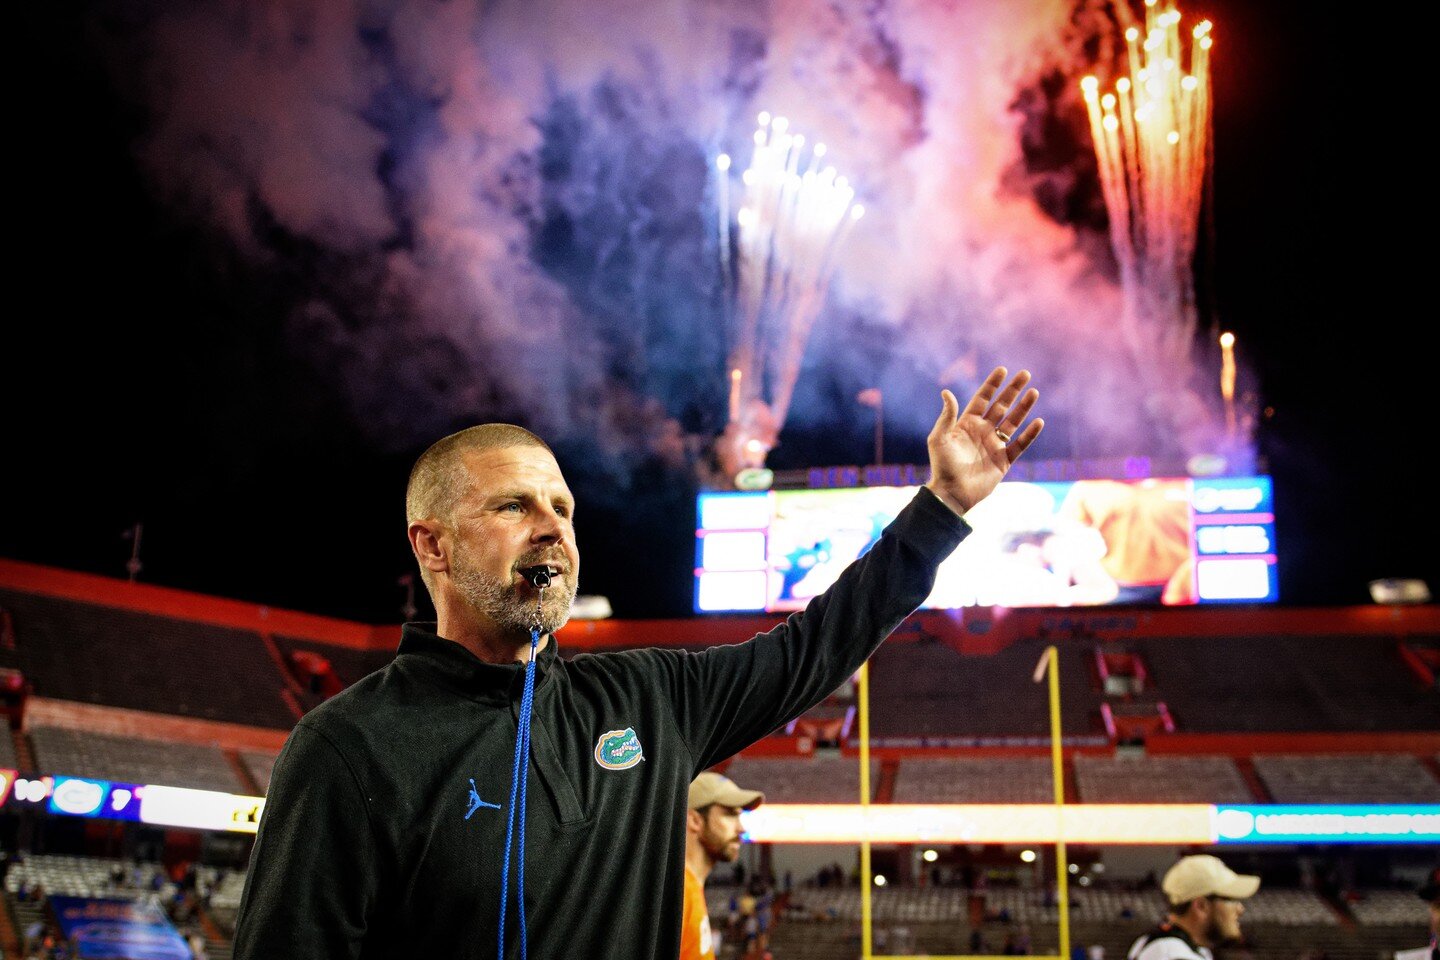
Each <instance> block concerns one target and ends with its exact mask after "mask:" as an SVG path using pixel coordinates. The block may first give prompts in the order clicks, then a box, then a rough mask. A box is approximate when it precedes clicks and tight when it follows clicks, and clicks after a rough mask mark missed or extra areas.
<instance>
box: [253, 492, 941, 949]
mask: <svg viewBox="0 0 1440 960" xmlns="http://www.w3.org/2000/svg"><path fill="white" fill-rule="evenodd" d="M968 532H969V527H968V525H966V523H965V522H964V521H963V520H961V519H960V518H959V517H957V516H956V515H955V514H954V513H953V512H952V511H951V510H949V508H947V507H946V506H945V505H944V504H943V503H941V502H940V501H939V500H938V499H936V498H935V496H934V495H933V494H931V493H930V492H929V491H928V490H924V489H922V490H921V491H920V492H919V493H918V494H917V495H916V497H915V499H914V500H912V501H911V503H910V504H909V505H908V506H907V507H906V508H905V509H904V510H903V511H902V512H901V513H900V515H899V516H898V517H897V518H896V519H895V521H894V522H893V523H892V524H891V525H890V526H889V528H887V530H886V532H885V535H884V536H882V537H881V538H880V539H879V541H877V543H876V544H875V546H874V547H873V548H872V549H871V551H870V552H869V553H868V554H866V555H865V556H864V557H862V558H861V559H859V560H857V561H855V562H854V563H853V564H851V565H850V567H849V568H848V569H846V571H845V572H844V573H843V574H841V576H840V578H839V579H838V580H837V581H836V583H835V584H834V585H833V586H832V587H831V588H830V589H829V590H827V591H826V592H825V593H823V594H821V595H820V596H818V597H816V598H815V599H813V600H812V601H811V602H810V604H809V605H808V606H807V607H806V609H805V610H804V612H803V613H798V614H795V615H793V616H791V617H790V618H789V619H788V620H786V621H785V622H784V623H782V624H780V625H779V626H777V627H775V628H774V629H773V630H770V631H769V632H767V633H763V634H760V635H758V636H756V637H754V638H752V639H751V640H749V641H747V642H745V643H740V644H734V645H730V646H720V647H712V648H709V649H706V650H703V651H699V652H689V651H681V650H664V649H649V650H630V651H623V652H618V653H604V654H581V655H579V656H576V657H574V658H573V659H570V660H562V659H561V658H560V657H559V656H558V655H557V652H556V644H555V641H554V638H553V637H552V638H551V639H550V642H549V643H548V644H547V645H546V647H545V649H544V650H542V651H541V653H540V657H539V660H538V661H537V665H536V686H535V701H534V713H533V720H532V732H531V756H530V781H529V786H528V793H529V796H528V802H527V804H526V809H525V810H524V811H523V813H524V815H525V817H526V819H527V824H528V830H527V836H526V856H525V891H524V895H525V912H526V921H527V923H526V926H527V930H528V936H529V944H528V947H529V951H528V952H529V956H530V957H534V958H536V960H550V958H561V957H574V958H583V960H661V958H664V960H671V958H674V957H675V956H676V955H677V954H678V952H679V948H680V922H681V909H682V895H683V886H682V873H681V871H682V870H683V869H684V863H685V805H686V800H685V798H686V791H687V789H688V787H689V784H690V781H691V780H692V779H693V778H694V777H695V775H696V774H698V773H700V772H701V771H702V770H705V769H706V768H707V767H710V766H712V765H714V764H715V763H717V762H719V761H721V760H723V759H725V758H726V757H729V756H731V755H733V754H735V753H737V752H738V751H740V750H741V749H743V748H745V747H746V746H749V745H750V744H751V743H754V742H755V741H756V740H759V739H761V738H762V737H764V736H766V735H768V734H769V733H771V732H772V731H774V730H775V729H776V728H777V727H779V726H781V725H782V724H784V723H786V722H788V721H789V720H791V719H792V718H794V717H796V716H798V715H800V714H801V713H803V712H804V711H806V710H808V709H809V708H810V707H812V706H814V705H815V704H817V703H819V702H820V701H821V700H823V699H824V698H825V697H826V696H827V695H828V694H829V693H830V692H831V691H833V690H834V689H835V688H836V687H837V686H839V685H840V683H841V682H843V681H844V680H845V678H847V677H848V676H850V675H851V674H852V673H854V671H855V670H857V669H858V668H859V666H860V665H861V664H862V663H863V662H864V661H865V660H866V658H867V657H869V655H870V654H871V652H873V651H874V649H875V648H876V647H877V646H879V644H880V642H881V641H882V640H884V638H885V637H886V636H888V635H889V633H890V632H891V631H892V630H894V629H895V627H896V626H898V625H899V623H900V622H901V621H902V620H903V619H904V618H905V617H906V616H908V615H909V614H910V613H911V612H912V611H913V610H914V609H915V608H916V607H918V606H919V605H920V604H921V603H922V602H923V601H924V599H925V597H926V596H927V595H928V594H929V592H930V589H931V586H932V584H933V582H934V578H935V568H936V567H937V566H938V565H939V563H940V561H941V560H943V559H944V558H945V557H947V556H949V554H950V553H951V551H953V550H954V548H955V547H956V545H957V544H959V542H960V541H961V540H962V539H963V538H964V537H965V535H966V534H967V533H968ZM523 678H524V670H523V668H522V667H521V666H520V665H518V664H512V665H496V664H488V663H484V662H482V661H480V660H479V659H478V658H476V657H474V656H473V655H472V654H470V653H469V651H467V650H465V649H464V648H463V647H461V646H460V645H458V644H456V643H452V642H451V641H449V640H445V639H442V638H440V637H437V636H436V635H435V632H434V627H433V624H407V625H406V626H405V629H404V635H403V639H402V640H401V643H400V650H399V653H398V654H397V655H396V657H395V660H394V661H393V662H392V663H391V664H390V665H389V666H387V667H385V668H384V669H382V670H379V671H377V672H376V673H373V674H371V675H370V676H368V677H366V678H365V679H364V680H361V681H360V682H359V683H357V684H355V685H354V686H352V687H350V688H349V689H348V690H346V691H344V692H343V693H340V694H338V695H337V696H335V697H333V698H331V699H330V700H329V701H327V702H326V703H324V704H323V705H322V706H320V707H318V708H316V709H315V710H313V711H311V712H310V713H309V714H307V715H306V716H305V718H304V719H303V720H301V721H300V722H299V723H298V724H297V725H296V727H295V730H294V732H293V733H292V734H291V735H290V738H289V740H288V741H287V742H286V744H285V748H284V750H283V751H282V752H281V754H280V757H279V759H278V760H277V761H276V763H275V768H274V772H273V774H272V776H271V781H270V790H269V794H268V796H267V799H266V804H265V811H264V814H263V817H262V819H261V822H260V831H259V835H258V836H257V838H256V843H255V848H254V851H253V853H252V855H251V858H250V873H249V877H248V879H247V881H246V884H245V892H244V896H243V898H242V900H241V904H240V913H239V919H238V928H237V932H236V939H235V957H236V958H237V960H288V958H305V960H319V958H327V960H328V958H341V957H345V958H360V960H380V958H385V960H390V958H397V960H398V958H407V960H409V958H419V957H427V958H429V957H444V958H446V960H461V958H464V960H472V958H473V960H480V958H494V957H495V956H496V954H497V947H498V935H497V921H498V917H499V908H500V885H501V864H502V861H503V859H504V851H505V819H506V811H507V810H508V809H509V807H510V803H511V799H510V789H511V765H512V762H513V757H514V745H515V731H516V726H517V719H518V716H519V707H520V696H521V689H522V686H523ZM637 749H638V754H637ZM637 756H638V757H639V759H637ZM472 782H473V786H472ZM516 873H517V871H516V866H515V864H514V863H513V862H512V865H511V868H510V897H509V900H508V909H507V912H506V917H507V919H506V924H505V926H506V951H505V952H506V955H507V957H518V956H520V947H519V942H518V941H519V931H518V922H519V921H518V912H517V909H516V906H515V887H516V881H517V877H516Z"/></svg>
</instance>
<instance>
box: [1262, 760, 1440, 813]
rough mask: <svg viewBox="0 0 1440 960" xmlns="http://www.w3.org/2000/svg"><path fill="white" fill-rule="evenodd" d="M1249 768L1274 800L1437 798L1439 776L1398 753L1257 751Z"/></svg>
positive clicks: (1428, 800)
mask: <svg viewBox="0 0 1440 960" xmlns="http://www.w3.org/2000/svg"><path fill="white" fill-rule="evenodd" d="M1255 772H1256V773H1258V774H1259V775H1260V778H1261V779H1262V780H1264V781H1265V786H1266V787H1267V788H1268V789H1269V791H1270V795H1271V796H1272V797H1273V798H1274V800H1275V802H1276V803H1440V781H1437V780H1436V779H1435V778H1434V777H1433V776H1431V775H1430V771H1428V770H1426V769H1425V767H1424V766H1423V765H1422V764H1421V763H1420V761H1419V760H1417V759H1416V758H1415V757H1411V756H1405V755H1403V754H1349V755H1344V756H1317V755H1313V754H1309V755H1285V754H1272V755H1265V754H1260V755H1257V756H1256V757H1255Z"/></svg>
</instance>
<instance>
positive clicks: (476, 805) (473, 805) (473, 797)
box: [465, 777, 500, 820]
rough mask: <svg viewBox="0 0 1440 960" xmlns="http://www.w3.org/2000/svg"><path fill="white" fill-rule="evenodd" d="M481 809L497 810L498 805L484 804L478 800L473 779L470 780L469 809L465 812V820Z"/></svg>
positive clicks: (478, 796)
mask: <svg viewBox="0 0 1440 960" xmlns="http://www.w3.org/2000/svg"><path fill="white" fill-rule="evenodd" d="M481 807H489V808H490V809H491V810H499V809H500V804H498V803H486V802H485V801H484V800H481V799H480V791H479V790H477V789H475V778H474V777H471V778H470V809H469V810H466V811H465V819H466V820H469V819H470V817H471V815H472V814H474V812H475V811H476V810H479V809H480V808H481Z"/></svg>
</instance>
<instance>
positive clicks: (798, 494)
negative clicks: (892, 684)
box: [695, 477, 1277, 612]
mask: <svg viewBox="0 0 1440 960" xmlns="http://www.w3.org/2000/svg"><path fill="white" fill-rule="evenodd" d="M915 491H916V488H915V487H857V488H847V489H828V490H773V491H767V492H763V493H718V494H702V495H701V497H700V501H699V510H698V514H699V521H700V522H699V525H698V527H699V529H698V532H697V557H696V561H697V562H696V570H697V573H696V592H695V608H696V610H697V612H714V611H741V610H766V611H790V610H800V609H803V608H804V606H805V604H806V603H808V602H809V601H810V599H811V598H812V597H815V596H816V595H818V594H820V593H822V592H823V591H824V590H825V589H826V588H827V587H829V586H830V585H831V584H832V583H834V582H835V580H836V578H837V577H839V576H840V574H841V572H842V571H843V570H844V569H845V568H846V567H847V566H848V565H849V564H850V563H851V562H853V561H854V560H855V559H856V558H858V557H861V556H863V555H864V554H865V553H866V552H867V551H868V550H869V549H870V547H871V546H872V545H873V544H874V543H875V541H876V540H877V539H879V537H880V534H881V532H882V531H883V530H884V529H885V527H886V526H887V525H888V524H889V523H890V522H891V521H892V520H894V518H895V516H896V515H897V514H898V513H899V512H900V511H901V510H902V509H903V508H904V506H905V504H907V503H909V502H910V500H911V498H912V497H913V496H914V494H915ZM965 519H966V521H967V522H968V523H969V524H970V525H971V527H972V528H973V532H972V533H971V534H970V536H969V537H967V538H966V539H965V541H964V542H963V543H961V544H960V546H959V548H957V549H956V551H955V553H954V554H952V555H951V556H950V558H949V559H947V560H946V561H945V562H944V563H943V564H941V566H940V569H939V571H938V572H937V575H936V581H935V588H934V590H933V591H932V592H931V594H930V596H929V598H928V599H927V600H926V602H925V606H926V607H928V608H955V607H967V606H976V605H980V606H1005V607H1073V606H1101V605H1108V604H1151V605H1172V606H1173V605H1185V604H1195V603H1227V602H1231V603H1233V602H1268V601H1273V600H1275V599H1276V595H1277V588H1276V584H1277V578H1276V570H1275V564H1276V558H1275V551H1274V539H1275V535H1274V513H1273V504H1272V494H1271V485H1270V479H1269V478H1268V477H1238V478H1237V477H1229V478H1220V479H1206V480H1199V479H1193V478H1153V479H1152V478H1147V479H1142V480H1077V481H1068V482H1037V483H1027V482H1006V483H1002V484H1001V485H1000V486H999V487H998V488H997V489H996V490H995V492H994V493H992V494H991V495H990V496H989V497H988V498H986V499H985V500H984V501H983V502H982V503H980V504H978V505H977V506H976V507H975V508H974V509H972V510H971V511H969V513H967V514H966V518H965Z"/></svg>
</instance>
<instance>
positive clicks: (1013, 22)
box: [109, 0, 1243, 480]
mask: <svg viewBox="0 0 1440 960" xmlns="http://www.w3.org/2000/svg"><path fill="white" fill-rule="evenodd" d="M117 22H118V23H120V24H121V25H119V26H114V25H112V28H111V32H110V34H109V36H110V41H111V42H112V43H113V44H114V45H115V47H116V49H117V50H119V49H123V50H125V51H127V52H128V53H133V54H134V57H133V60H132V58H131V57H129V56H127V57H124V58H117V59H122V60H123V62H125V63H126V72H127V75H128V74H129V71H130V70H131V69H133V67H132V66H131V64H132V63H138V64H141V65H143V67H142V68H141V69H140V70H139V72H138V74H136V75H135V76H132V77H131V81H132V85H133V90H134V96H135V97H136V99H137V100H139V101H140V103H141V104H142V105H143V107H144V108H145V110H146V111H147V116H148V117H149V122H148V125H147V127H146V130H145V134H144V136H143V137H142V139H141V140H140V142H138V143H137V145H136V147H137V151H138V155H139V157H140V159H141V162H142V164H143V166H144V168H145V170H146V171H147V173H148V174H149V176H150V177H151V179H152V181H153V183H154V184H155V188H156V189H157V191H159V192H161V193H162V194H163V195H164V196H165V197H166V199H167V200H168V201H169V202H170V203H171V204H172V205H173V207H174V209H175V210H176V211H177V215H178V216H180V217H184V218H197V219H199V220H201V221H203V222H204V223H206V224H207V225H209V226H210V227H211V228H212V229H213V230H214V231H215V232H216V233H217V234H218V235H220V236H222V237H224V238H225V240H226V242H227V243H229V244H232V245H233V246H234V248H235V249H236V250H238V251H241V252H242V253H243V254H244V256H245V257H247V258H248V259H249V260H250V261H251V262H253V263H254V264H255V266H256V269H257V270H260V271H264V270H267V269H273V270H285V271H290V272H292V273H293V272H295V271H296V270H299V271H300V274H301V276H302V277H303V279H304V282H302V283H299V284H297V285H296V289H297V292H296V294H295V295H294V296H293V298H292V300H291V302H290V303H289V309H290V316H289V317H288V319H287V329H288V331H289V336H290V339H291V342H292V343H293V345H294V348H295V349H296V350H297V351H301V352H303V353H304V354H305V355H306V356H308V357H309V358H311V362H312V364H313V367H314V369H315V370H316V371H317V376H319V377H320V378H321V379H322V380H327V381H328V386H329V387H330V389H333V390H335V391H339V392H340V393H342V394H343V395H344V396H345V397H346V398H347V401H348V403H349V405H350V407H351V408H352V409H353V411H354V415H355V418H356V421H357V423H359V424H361V425H362V426H363V427H364V429H366V430H367V431H369V432H370V434H371V435H372V436H373V438H374V441H375V442H376V443H377V444H378V445H380V446H382V447H384V448H387V449H400V448H405V447H413V446H416V445H419V444H423V443H425V442H428V441H429V440H432V439H434V438H435V437H437V436H439V435H441V434H442V433H444V432H448V431H449V430H451V429H455V428H458V427H459V426H462V425H464V424H467V423H471V422H475V421H477V420H481V419H510V420H518V421H521V422H524V423H526V424H527V425H529V426H530V427H532V428H533V429H535V430H537V431H538V432H540V433H542V434H543V435H545V436H547V438H551V439H553V440H554V441H555V442H557V443H558V444H560V445H561V446H562V447H565V446H566V445H569V448H570V449H574V450H579V451H583V452H584V453H585V455H586V456H587V458H589V460H590V462H591V466H590V468H589V469H593V470H595V471H598V472H600V473H602V474H606V475H609V476H611V477H613V478H617V479H621V480H623V479H625V478H626V477H628V476H629V474H630V471H631V470H632V469H633V468H634V466H635V465H636V464H637V463H640V462H645V463H651V464H655V463H658V464H660V465H662V466H663V467H664V468H665V469H677V470H678V469H685V468H687V467H688V466H690V465H693V464H694V462H695V461H696V460H697V459H699V458H700V457H701V455H702V454H701V451H703V449H704V448H705V446H706V444H707V443H708V441H709V440H710V438H711V437H713V436H714V435H715V434H717V433H718V432H719V431H720V429H721V428H722V427H723V425H724V419H725V407H726V387H727V383H726V376H725V369H724V365H725V356H726V353H727V351H728V347H729V342H728V339H727V337H728V335H729V334H728V332H727V330H726V329H725V326H724V319H723V318H724V311H723V305H722V292H721V291H722V286H721V278H720V275H719V268H718V250H717V247H716V239H715V237H716V234H717V225H716V222H715V203H714V172H713V170H714V167H713V158H714V157H715V155H716V154H717V153H719V152H720V151H722V150H726V151H729V152H731V153H732V154H733V155H735V156H736V158H737V161H738V164H739V165H740V166H742V167H743V165H744V163H745V160H746V159H748V150H747V149H746V143H747V141H748V137H749V134H750V132H751V130H752V129H753V123H754V117H755V113H756V112H758V111H759V110H761V109H768V110H771V111H773V112H777V113H782V114H784V115H786V116H788V117H789V118H790V119H791V122H792V126H793V128H794V129H796V130H798V131H801V132H804V133H806V135H807V136H808V137H810V138H811V139H812V140H813V139H821V140H823V141H824V142H826V144H827V145H828V146H829V147H830V150H831V154H830V155H831V156H832V157H833V158H834V160H835V163H836V165H837V166H839V167H841V169H842V172H844V173H846V174H847V175H848V176H849V177H850V179H851V180H852V182H854V183H855V184H856V185H857V187H858V190H859V199H860V200H861V201H863V202H864V204H865V205H866V207H867V214H866V216H865V218H864V220H863V221H862V223H861V225H860V227H859V228H857V229H856V230H855V232H854V233H853V234H852V236H851V238H850V241H849V243H848V245H847V247H846V248H845V250H844V252H843V259H842V261H841V263H840V266H839V269H838V271H837V273H836V280H835V284H834V288H833V290H832V293H831V297H830V304H829V308H828V309H827V312H826V313H825V314H823V315H822V316H821V318H820V320H819V323H818V325H817V328H816V335H815V337H814V340H813V342H812V345H811V349H810V351H809V353H808V354H807V358H806V362H805V368H804V371H803V372H802V375H801V389H800V390H799V391H798V392H797V395H796V400H795V405H794V407H793V408H792V413H791V418H790V425H791V427H793V428H794V429H796V430H804V429H806V428H807V427H813V426H815V425H819V424H824V423H829V422H833V421H834V419H835V417H836V416H840V417H843V418H859V417H862V416H863V415H864V414H863V412H862V411H861V410H860V409H859V408H858V406H854V405H852V406H854V408H853V409H850V408H849V407H846V408H844V409H840V410H839V411H838V412H837V410H836V404H835V402H834V398H835V397H836V396H840V397H842V398H844V399H845V400H846V402H847V403H848V402H849V400H850V398H853V395H854V392H855V391H857V390H859V389H861V388H865V387H870V386H882V387H883V388H884V390H885V392H886V397H887V403H886V408H887V410H891V411H895V412H894V413H893V414H892V423H891V429H892V430H899V431H901V432H906V431H908V432H909V433H910V434H912V435H913V436H916V437H919V436H923V434H924V432H925V431H926V430H927V429H928V426H929V423H930V421H931V419H932V418H933V411H934V409H936V405H937V397H936V395H937V393H938V387H939V386H940V385H942V384H943V385H946V386H951V387H953V388H955V389H957V390H965V389H969V388H970V387H972V386H973V384H974V382H975V380H976V379H977V377H978V376H983V374H984V373H985V372H986V371H988V369H989V367H990V366H991V365H992V364H995V363H1006V364H1008V365H1010V366H1012V367H1018V366H1028V367H1030V368H1031V369H1032V370H1034V371H1035V372H1036V375H1037V383H1038V384H1039V385H1040V386H1041V387H1042V392H1043V394H1044V400H1043V403H1044V404H1045V415H1046V418H1047V420H1048V421H1050V423H1051V424H1052V430H1050V431H1047V436H1046V438H1045V439H1044V440H1043V441H1042V443H1044V444H1048V447H1046V448H1045V450H1042V451H1041V453H1042V455H1043V454H1045V453H1046V452H1047V451H1048V455H1051V456H1096V455H1124V454H1143V453H1149V454H1153V455H1181V454H1189V453H1194V452H1198V451H1201V450H1214V449H1218V448H1220V447H1221V446H1223V436H1222V428H1223V416H1221V414H1220V411H1219V410H1218V406H1219V400H1218V396H1217V397H1216V398H1215V399H1213V400H1212V399H1210V395H1211V394H1214V393H1217V392H1218V391H1217V390H1214V389H1211V388H1210V386H1209V381H1211V380H1213V379H1214V378H1213V376H1211V375H1209V374H1208V373H1205V372H1204V371H1205V370H1208V369H1210V368H1211V367H1218V364H1216V363H1215V362H1214V361H1213V358H1206V357H1200V358H1199V359H1198V360H1197V361H1196V362H1195V364H1193V365H1190V366H1188V367H1187V369H1177V370H1167V371H1152V374H1153V375H1151V376H1147V377H1137V376H1136V370H1137V365H1139V364H1143V363H1145V362H1146V358H1144V357H1137V356H1135V355H1134V351H1133V349H1131V348H1130V347H1127V345H1126V344H1123V343H1120V342H1118V341H1119V337H1118V335H1117V320H1116V318H1117V316H1118V314H1119V310H1120V302H1119V292H1118V287H1117V285H1116V283H1115V282H1114V278H1113V277H1112V276H1111V271H1112V269H1113V266H1112V264H1111V259H1110V256H1109V253H1108V247H1107V246H1106V241H1105V239H1104V234H1103V221H1102V220H1099V219H1098V218H1097V216H1096V214H1095V209H1096V207H1097V205H1098V203H1099V195H1098V186H1096V185H1095V184H1094V175H1093V159H1091V158H1089V157H1088V156H1087V154H1086V152H1085V151H1086V150H1088V140H1087V139H1085V138H1084V136H1083V135H1082V134H1081V132H1080V131H1081V130H1082V129H1083V122H1084V121H1083V114H1082V113H1080V112H1079V110H1080V108H1079V98H1078V87H1077V83H1078V77H1079V76H1080V75H1081V74H1082V73H1084V72H1088V71H1089V70H1090V69H1091V67H1092V65H1091V64H1090V63H1089V62H1086V60H1085V56H1084V51H1085V50H1087V49H1089V50H1091V51H1092V53H1093V50H1094V49H1096V46H1095V43H1094V40H1095V38H1096V37H1097V36H1099V35H1100V33H1101V31H1102V29H1108V28H1109V27H1108V24H1106V23H1104V22H1103V18H1102V17H1100V15H1099V14H1098V13H1097V12H1095V11H1094V10H1092V9H1091V8H1090V7H1089V5H1087V4H1086V3H1081V4H1080V5H1079V6H1076V5H1075V4H1074V3H1071V2H1066V0H1026V2H1025V3H1023V4H1018V3H1007V4H994V3H989V2H986V0H842V2H838V3H837V2H830V0H826V2H820V0H773V2H760V0H745V2H723V0H660V2H652V0H503V2H491V3H463V2H458V0H452V2H448V3H437V2H434V0H394V2H388V3H387V2H344V0H291V2H284V3H281V2H272V3H260V4H239V3H233V2H222V0H213V2H203V0H202V2H197V3H191V4H185V5H180V6H176V5H173V4H159V3H157V4H155V6H153V7H152V8H151V9H150V10H149V11H148V12H147V13H144V14H141V15H137V14H135V13H134V12H133V7H128V8H127V12H126V14H125V17H124V19H123V21H120V20H117ZM1087 43H1088V44H1089V46H1088V47H1087ZM297 263H303V268H302V267H297ZM1202 361H1203V363H1202ZM1145 383H1149V384H1151V386H1150V387H1144V386H1141V384H1145ZM1155 384H1164V385H1165V386H1164V387H1163V389H1158V390H1157V388H1156V387H1155V386H1154V385H1155ZM1242 386H1243V383H1242ZM892 398H893V399H892ZM866 422H867V423H868V420H867V421H866ZM782 449H783V448H782Z"/></svg>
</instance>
